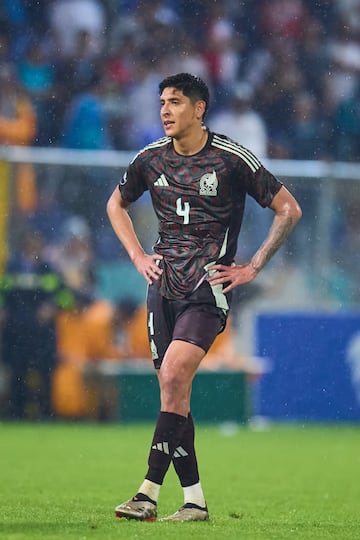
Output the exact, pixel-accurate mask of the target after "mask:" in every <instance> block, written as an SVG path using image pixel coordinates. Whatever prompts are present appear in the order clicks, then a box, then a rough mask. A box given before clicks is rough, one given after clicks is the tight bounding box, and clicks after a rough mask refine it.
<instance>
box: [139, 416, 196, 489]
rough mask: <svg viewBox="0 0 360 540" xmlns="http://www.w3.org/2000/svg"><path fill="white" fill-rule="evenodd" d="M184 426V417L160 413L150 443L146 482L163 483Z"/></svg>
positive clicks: (185, 422)
mask: <svg viewBox="0 0 360 540" xmlns="http://www.w3.org/2000/svg"><path fill="white" fill-rule="evenodd" d="M186 424H187V418H186V416H181V415H180V414H175V413H169V412H160V414H159V417H158V420H157V424H156V428H155V432H154V437H153V440H152V443H151V450H150V454H149V460H148V465H149V469H148V472H147V474H146V476H145V478H146V479H147V480H150V481H151V482H155V483H156V484H160V485H161V484H162V483H163V480H164V476H165V474H166V472H167V470H168V468H169V465H170V463H171V459H172V457H173V454H174V451H175V449H176V448H177V446H178V445H179V442H180V440H181V439H182V437H183V433H184V429H185V427H186Z"/></svg>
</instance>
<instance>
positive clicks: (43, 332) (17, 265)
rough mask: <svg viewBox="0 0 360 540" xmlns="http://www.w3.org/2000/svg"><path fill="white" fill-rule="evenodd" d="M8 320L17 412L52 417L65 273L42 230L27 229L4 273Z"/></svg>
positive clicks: (12, 404) (6, 350) (6, 341)
mask: <svg viewBox="0 0 360 540" xmlns="http://www.w3.org/2000/svg"><path fill="white" fill-rule="evenodd" d="M2 285H3V286H2V293H3V301H4V313H5V322H4V327H3V335H2V337H3V359H4V363H5V364H6V365H7V366H8V369H9V372H10V388H9V409H8V413H9V416H10V417H11V418H18V419H19V418H42V419H48V418H50V416H51V414H52V409H51V405H50V388H51V378H52V372H53V369H54V367H55V365H56V362H57V355H56V342H55V316H56V312H57V304H56V294H57V293H58V291H59V290H60V288H61V279H60V276H59V275H58V274H57V273H56V272H55V271H54V269H53V268H52V267H51V265H50V264H49V263H48V262H47V261H46V260H45V259H44V257H43V241H42V238H41V236H40V234H38V233H37V231H31V230H28V231H26V232H25V233H24V234H23V235H22V238H21V240H20V247H19V251H18V252H16V251H15V252H14V251H13V256H12V258H11V259H10V261H9V262H8V264H7V267H6V272H5V276H3V279H2Z"/></svg>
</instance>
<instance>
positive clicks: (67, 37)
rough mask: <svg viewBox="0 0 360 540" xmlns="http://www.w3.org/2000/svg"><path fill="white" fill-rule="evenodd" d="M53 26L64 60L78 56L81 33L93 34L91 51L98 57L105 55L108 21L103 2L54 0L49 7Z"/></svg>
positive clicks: (96, 0)
mask: <svg viewBox="0 0 360 540" xmlns="http://www.w3.org/2000/svg"><path fill="white" fill-rule="evenodd" d="M49 23H50V29H51V30H52V31H53V33H54V35H55V39H56V42H57V48H58V51H59V53H60V55H61V56H64V57H72V56H73V55H74V53H75V51H76V48H77V39H78V32H79V30H84V31H86V32H88V33H89V35H90V44H89V47H90V49H91V51H92V52H93V53H94V54H99V53H101V52H102V50H103V47H104V36H105V34H106V20H105V10H104V8H103V5H102V2H101V1H100V0H53V2H52V3H51V5H50V7H49Z"/></svg>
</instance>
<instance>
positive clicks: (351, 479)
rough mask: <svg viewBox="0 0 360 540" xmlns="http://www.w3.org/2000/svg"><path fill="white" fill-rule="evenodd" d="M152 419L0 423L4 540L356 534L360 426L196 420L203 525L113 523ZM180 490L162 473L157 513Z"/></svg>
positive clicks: (141, 460) (133, 483)
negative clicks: (257, 428) (227, 427)
mask: <svg viewBox="0 0 360 540" xmlns="http://www.w3.org/2000/svg"><path fill="white" fill-rule="evenodd" d="M152 430H153V428H152V426H151V425H145V426H144V425H141V426H138V425H125V426H124V425H111V426H110V425H96V424H94V425H89V424H87V425H86V424H85V425H84V424H56V423H54V424H48V425H47V424H9V423H2V424H1V423H0V460H1V461H0V463H1V465H0V500H1V510H0V512H1V518H0V538H1V539H2V540H10V539H11V540H22V539H27V540H30V539H31V540H32V539H34V540H35V539H36V540H41V539H49V540H52V539H54V540H60V539H61V540H62V539H74V540H75V539H76V540H98V539H99V540H100V539H101V540H113V539H114V540H115V539H116V540H119V539H120V540H121V539H126V540H131V539H138V538H139V539H156V540H158V539H159V538H161V539H165V540H167V539H169V540H172V539H179V540H180V539H181V540H186V539H187V538H190V537H192V538H193V539H194V540H202V539H207V540H221V539H223V538H224V539H227V540H233V539H234V540H235V539H250V540H271V539H274V540H282V539H284V540H288V539H301V540H307V539H312V538H313V539H317V540H321V539H328V538H334V539H336V540H346V539H350V538H356V539H359V538H360V481H359V479H360V433H359V427H357V426H306V427H301V426H298V427H296V426H273V427H272V428H271V429H270V430H268V431H263V432H253V431H250V430H249V429H247V428H241V429H239V430H238V431H237V432H236V433H234V434H233V435H231V436H225V435H224V434H223V433H222V432H221V430H220V429H218V428H217V427H216V426H200V427H198V430H197V447H198V457H199V463H200V469H201V470H200V472H201V477H202V484H203V487H204V491H205V494H206V497H207V503H208V506H209V510H210V517H211V519H210V521H209V522H208V523H207V522H205V523H160V522H155V523H140V522H131V521H124V520H116V519H115V518H114V517H113V508H114V506H115V505H116V504H119V503H120V502H122V501H123V500H124V499H126V498H128V497H130V496H131V495H133V494H134V493H135V491H136V489H137V488H138V486H139V484H140V482H141V481H142V479H143V476H144V474H145V468H146V460H147V454H148V448H149V444H150V440H151V436H152ZM181 503H182V491H181V489H180V487H179V485H178V483H177V479H176V476H175V474H174V473H173V471H172V470H170V471H169V473H168V475H167V477H166V480H165V484H164V486H163V488H162V491H161V494H160V500H159V515H160V516H162V515H165V514H168V513H172V512H174V511H175V510H176V509H177V507H179V506H180V505H181Z"/></svg>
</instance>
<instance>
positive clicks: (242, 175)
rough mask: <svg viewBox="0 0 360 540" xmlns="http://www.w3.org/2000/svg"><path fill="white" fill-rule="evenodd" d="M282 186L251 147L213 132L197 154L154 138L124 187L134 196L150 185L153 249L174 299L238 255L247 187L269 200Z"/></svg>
mask: <svg viewBox="0 0 360 540" xmlns="http://www.w3.org/2000/svg"><path fill="white" fill-rule="evenodd" d="M281 186H282V184H281V183H280V182H279V181H278V180H277V179H276V178H275V177H274V176H273V175H272V174H271V173H270V172H268V171H267V170H266V169H265V168H264V167H263V166H262V164H261V163H260V162H259V161H258V159H257V158H256V157H255V156H254V155H253V154H252V153H251V152H250V151H249V150H247V149H245V148H244V147H243V146H241V145H239V144H238V143H235V142H234V141H232V140H231V139H229V138H228V137H225V136H224V135H218V134H215V133H209V137H208V141H207V144H206V146H205V147H204V148H203V149H202V150H201V151H200V152H199V153H197V154H195V155H193V156H183V155H179V154H177V153H176V152H175V150H174V147H173V143H172V139H171V138H170V137H163V138H161V139H159V140H157V141H155V142H154V143H152V144H149V145H148V146H146V147H145V148H144V149H143V150H141V151H140V152H139V153H138V154H137V155H136V156H135V157H134V159H133V160H132V162H131V163H130V165H129V167H128V170H127V172H126V173H125V174H124V176H123V178H122V180H121V181H120V185H119V188H120V192H121V196H122V198H123V199H124V200H125V201H127V202H129V203H131V202H134V201H136V200H137V199H138V198H139V197H140V196H141V195H142V193H143V192H144V191H146V190H149V192H150V195H151V199H152V203H153V206H154V210H155V213H156V215H157V218H158V221H159V238H158V241H157V243H156V244H155V246H154V251H155V252H156V253H158V254H161V255H162V256H163V260H162V261H161V266H162V268H163V273H162V276H161V278H160V292H161V294H162V295H163V296H165V297H166V298H169V299H176V298H184V297H186V296H187V295H189V294H191V292H193V291H194V290H195V289H196V288H197V287H198V286H199V284H200V283H201V282H202V281H203V280H204V279H205V278H206V276H207V275H208V271H209V268H210V267H211V265H212V264H215V263H221V264H231V263H232V262H233V260H234V257H235V254H236V250H237V242H238V236H239V232H240V227H241V223H242V218H243V213H244V206H245V197H246V194H249V195H251V196H252V197H253V198H254V199H256V201H257V202H258V203H259V204H260V205H261V206H263V207H266V206H269V205H270V204H271V201H272V199H273V197H274V195H275V194H276V193H277V192H278V191H279V189H280V188H281Z"/></svg>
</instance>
